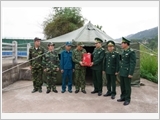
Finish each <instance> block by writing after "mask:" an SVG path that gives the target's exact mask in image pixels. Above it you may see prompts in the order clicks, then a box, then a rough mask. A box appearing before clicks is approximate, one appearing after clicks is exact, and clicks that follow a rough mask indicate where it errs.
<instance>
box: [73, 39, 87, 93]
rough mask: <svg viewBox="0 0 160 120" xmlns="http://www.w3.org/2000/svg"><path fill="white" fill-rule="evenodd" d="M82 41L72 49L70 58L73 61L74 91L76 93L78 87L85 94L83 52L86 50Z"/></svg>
mask: <svg viewBox="0 0 160 120" xmlns="http://www.w3.org/2000/svg"><path fill="white" fill-rule="evenodd" d="M83 46H84V45H83V43H82V42H79V43H78V44H77V48H76V49H74V50H73V53H72V60H73V62H74V63H75V88H76V91H75V93H78V92H79V90H80V88H81V91H82V92H83V93H85V94H86V91H85V75H86V67H85V66H84V65H83V62H82V59H83V53H86V50H85V49H84V48H83Z"/></svg>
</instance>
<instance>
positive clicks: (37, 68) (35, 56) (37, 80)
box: [29, 37, 45, 93]
mask: <svg viewBox="0 0 160 120" xmlns="http://www.w3.org/2000/svg"><path fill="white" fill-rule="evenodd" d="M40 41H41V39H40V38H37V37H36V38H35V39H34V46H33V47H31V48H30V49H29V60H30V69H31V74H32V80H33V87H34V89H33V91H32V93H34V92H36V91H39V92H40V93H41V92H42V84H43V81H42V73H43V68H42V55H43V54H44V52H45V50H44V48H43V47H41V46H40Z"/></svg>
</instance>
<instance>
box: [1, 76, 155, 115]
mask: <svg viewBox="0 0 160 120" xmlns="http://www.w3.org/2000/svg"><path fill="white" fill-rule="evenodd" d="M141 82H142V83H144V84H145V86H141V87H132V96H131V98H132V99H131V103H130V104H129V105H128V106H123V102H117V99H118V98H119V96H120V87H119V86H118V87H117V95H116V98H115V99H114V100H112V99H111V98H110V97H103V96H100V97H99V96H98V95H97V94H91V93H90V92H91V91H92V90H93V86H87V87H86V91H87V94H83V93H82V92H80V93H78V94H75V93H74V91H75V88H74V86H73V93H69V92H66V93H64V94H62V93H61V86H57V90H58V93H53V92H51V93H49V94H46V87H45V86H43V92H42V93H39V92H37V93H31V91H32V89H33V87H32V82H31V81H18V82H16V83H14V84H12V85H10V86H8V87H6V88H4V89H3V90H2V113H158V85H157V84H155V83H152V82H150V81H147V80H145V79H141ZM106 91H107V90H106V87H103V94H105V93H106Z"/></svg>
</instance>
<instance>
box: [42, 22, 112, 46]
mask: <svg viewBox="0 0 160 120" xmlns="http://www.w3.org/2000/svg"><path fill="white" fill-rule="evenodd" d="M96 37H99V38H101V39H102V40H103V42H105V41H108V40H113V39H112V38H111V37H110V36H108V35H107V34H106V33H104V32H103V31H101V30H99V29H98V28H97V27H95V26H94V25H93V24H92V23H91V22H89V23H88V24H86V25H84V26H83V27H81V28H79V29H77V30H74V31H72V32H69V33H67V34H64V35H61V36H58V37H55V38H52V39H48V40H45V41H43V42H54V43H64V42H66V41H75V42H79V41H81V42H84V43H93V42H94V39H95V38H96Z"/></svg>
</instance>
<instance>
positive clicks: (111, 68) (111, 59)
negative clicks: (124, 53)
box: [103, 40, 120, 99]
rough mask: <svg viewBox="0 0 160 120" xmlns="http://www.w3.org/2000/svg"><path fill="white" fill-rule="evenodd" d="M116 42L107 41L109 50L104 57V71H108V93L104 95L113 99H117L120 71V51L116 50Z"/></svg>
mask: <svg viewBox="0 0 160 120" xmlns="http://www.w3.org/2000/svg"><path fill="white" fill-rule="evenodd" d="M114 46H115V43H114V41H112V40H110V41H108V42H107V49H108V51H107V52H106V54H105V57H104V65H103V71H104V73H106V78H107V90H108V91H107V93H106V94H105V95H104V97H107V96H111V98H112V99H115V95H116V76H117V75H118V72H119V60H120V58H119V53H118V52H116V51H114Z"/></svg>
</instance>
